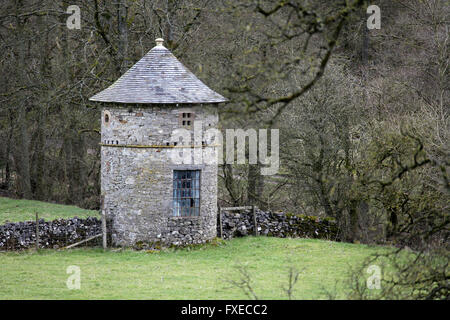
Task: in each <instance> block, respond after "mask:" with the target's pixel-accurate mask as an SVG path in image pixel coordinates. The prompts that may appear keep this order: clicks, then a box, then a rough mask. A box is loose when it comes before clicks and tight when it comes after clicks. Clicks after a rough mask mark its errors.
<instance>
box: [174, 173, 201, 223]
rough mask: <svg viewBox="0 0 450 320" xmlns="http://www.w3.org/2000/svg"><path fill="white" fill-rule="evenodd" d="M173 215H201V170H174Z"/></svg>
mask: <svg viewBox="0 0 450 320" xmlns="http://www.w3.org/2000/svg"><path fill="white" fill-rule="evenodd" d="M173 215H174V216H175V217H190V216H198V215H200V170H174V171H173Z"/></svg>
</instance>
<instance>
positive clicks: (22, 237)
mask: <svg viewBox="0 0 450 320" xmlns="http://www.w3.org/2000/svg"><path fill="white" fill-rule="evenodd" d="M101 225H102V224H101V221H100V220H99V219H97V218H93V217H89V218H87V219H79V218H72V219H57V220H53V221H44V220H43V219H40V220H39V247H40V248H53V249H58V248H62V247H65V246H68V245H70V244H73V243H76V242H79V241H82V240H85V239H87V238H89V237H92V236H95V235H97V234H100V233H101V232H102V228H101ZM100 242H101V238H97V239H94V240H92V241H90V242H88V243H86V245H89V246H91V245H93V244H95V245H98V244H99V243H100ZM35 245H36V222H35V221H25V222H17V223H6V224H4V225H0V250H20V249H28V248H33V247H35Z"/></svg>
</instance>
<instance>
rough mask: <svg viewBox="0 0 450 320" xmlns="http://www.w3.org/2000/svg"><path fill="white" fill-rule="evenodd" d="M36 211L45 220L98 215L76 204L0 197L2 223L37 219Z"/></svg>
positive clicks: (0, 219) (0, 220)
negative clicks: (68, 204) (69, 204)
mask: <svg viewBox="0 0 450 320" xmlns="http://www.w3.org/2000/svg"><path fill="white" fill-rule="evenodd" d="M36 212H37V213H38V214H39V217H40V218H42V219H44V220H53V219H58V218H72V217H75V216H77V217H79V218H87V217H97V216H99V213H98V212H97V211H94V210H85V209H81V208H78V207H75V206H66V205H61V204H54V203H49V202H42V201H35V200H22V199H21V200H18V199H11V198H4V197H0V224H4V223H5V222H7V221H9V222H19V221H29V220H34V219H35V214H36Z"/></svg>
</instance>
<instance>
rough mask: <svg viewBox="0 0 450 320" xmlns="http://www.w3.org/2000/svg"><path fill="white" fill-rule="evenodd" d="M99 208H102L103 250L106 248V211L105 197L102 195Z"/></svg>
mask: <svg viewBox="0 0 450 320" xmlns="http://www.w3.org/2000/svg"><path fill="white" fill-rule="evenodd" d="M100 201H101V208H102V234H103V250H106V248H107V239H106V211H105V196H104V195H102V198H101V200H100Z"/></svg>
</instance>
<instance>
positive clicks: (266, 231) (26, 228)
mask: <svg viewBox="0 0 450 320" xmlns="http://www.w3.org/2000/svg"><path fill="white" fill-rule="evenodd" d="M256 214H257V224H258V229H259V234H260V235H263V236H273V237H281V238H285V237H302V238H321V239H329V240H338V239H337V227H336V224H335V222H334V221H333V220H330V219H320V218H318V217H311V216H302V215H291V214H285V213H271V212H264V211H261V210H256ZM203 223H205V221H204V220H202V219H199V218H176V217H172V218H169V221H168V224H167V225H168V229H167V230H166V232H163V233H162V234H161V235H160V236H159V237H158V240H157V241H155V242H153V243H146V242H142V241H137V242H136V243H134V245H133V247H134V248H135V249H148V248H161V247H169V246H186V245H192V244H202V243H205V242H206V241H207V240H205V239H206V238H208V237H205V235H204V234H203V232H204V231H203V230H204V229H206V230H208V229H210V228H211V227H212V226H213V225H214V224H211V226H208V227H207V228H200V224H203ZM110 227H111V226H108V229H109V228H110ZM35 230H36V224H35V222H32V221H29V222H18V223H7V224H4V225H1V226H0V250H20V249H27V248H34V246H35V236H36V235H35ZM222 230H223V238H224V239H232V238H234V237H243V236H248V235H253V234H254V226H253V213H252V212H251V211H244V212H240V213H234V212H223V213H222ZM99 233H101V221H100V220H99V219H97V218H93V217H91V218H87V219H79V218H72V219H67V220H63V219H58V220H54V221H44V220H42V219H41V220H40V221H39V238H40V247H41V248H54V249H57V248H61V247H64V246H67V245H70V244H73V243H76V242H79V241H81V240H84V239H86V238H88V237H91V236H94V235H97V234H99ZM217 233H218V234H219V227H218V231H217ZM109 240H111V239H109ZM100 244H101V238H99V239H95V240H92V241H90V242H88V243H86V244H83V245H82V246H85V245H87V246H99V245H100Z"/></svg>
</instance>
